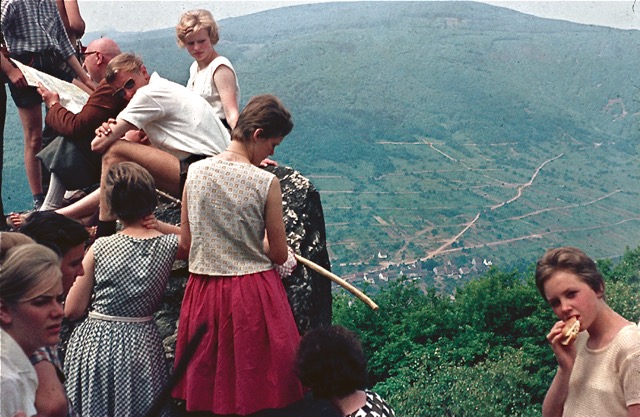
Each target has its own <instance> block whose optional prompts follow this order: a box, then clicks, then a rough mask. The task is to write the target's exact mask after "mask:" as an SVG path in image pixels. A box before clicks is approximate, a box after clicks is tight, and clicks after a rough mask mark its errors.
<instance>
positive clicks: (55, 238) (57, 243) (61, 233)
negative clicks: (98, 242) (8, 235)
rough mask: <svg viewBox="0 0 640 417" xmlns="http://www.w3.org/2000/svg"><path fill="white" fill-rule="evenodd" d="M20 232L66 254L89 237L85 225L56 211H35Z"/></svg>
mask: <svg viewBox="0 0 640 417" xmlns="http://www.w3.org/2000/svg"><path fill="white" fill-rule="evenodd" d="M19 232H20V233H23V234H25V235H27V236H29V237H30V238H31V239H33V240H35V241H36V242H38V243H39V244H41V245H44V246H47V247H48V248H50V249H53V250H54V251H55V252H56V253H57V254H58V255H59V256H61V257H62V256H64V255H66V254H67V252H69V251H70V250H71V249H73V248H75V247H76V246H78V245H82V244H83V243H85V242H86V241H87V239H89V232H87V229H85V227H84V226H83V225H82V224H81V223H79V222H77V221H75V220H73V219H70V218H68V217H65V216H63V215H62V214H58V213H56V212H54V211H34V212H33V213H31V215H29V217H27V221H26V222H25V223H24V224H23V225H22V226H21V227H20V229H19Z"/></svg>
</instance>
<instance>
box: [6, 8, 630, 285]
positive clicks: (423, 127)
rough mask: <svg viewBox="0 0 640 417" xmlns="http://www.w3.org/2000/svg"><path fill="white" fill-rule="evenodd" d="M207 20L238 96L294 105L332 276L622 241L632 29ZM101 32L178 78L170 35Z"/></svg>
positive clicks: (183, 60)
mask: <svg viewBox="0 0 640 417" xmlns="http://www.w3.org/2000/svg"><path fill="white" fill-rule="evenodd" d="M176 19H177V17H176ZM220 26H221V39H222V40H221V42H220V44H219V47H218V50H219V51H220V52H221V53H222V54H224V55H225V56H227V57H228V58H229V59H230V60H231V62H232V63H233V64H234V66H235V68H236V71H237V73H238V75H239V80H240V86H241V90H242V101H243V103H245V102H246V101H247V100H248V98H249V97H250V96H252V95H255V94H259V93H264V92H271V93H275V94H276V95H278V96H279V97H281V98H282V100H283V101H284V103H285V104H286V105H287V106H288V107H289V108H290V109H291V111H292V113H293V115H294V120H295V123H296V127H295V129H294V131H293V132H292V134H291V135H290V138H288V139H287V140H285V142H284V143H283V145H282V146H281V147H280V148H279V149H278V151H277V153H276V159H277V160H278V161H280V162H281V163H282V164H286V165H290V166H292V167H294V168H295V169H297V170H299V171H300V172H302V174H303V175H306V176H308V177H309V178H310V179H311V180H312V181H313V182H314V184H315V185H316V187H317V188H318V189H319V190H320V193H321V196H322V199H323V205H324V210H325V218H326V221H327V233H328V246H329V249H330V253H331V255H332V259H333V262H334V267H335V268H336V270H337V271H338V272H340V273H344V274H352V273H355V272H357V271H366V270H370V269H371V268H378V267H385V266H388V265H389V264H391V265H397V264H403V263H404V264H407V265H409V264H411V263H412V262H413V261H416V260H420V259H422V260H423V261H424V260H426V259H428V258H431V257H433V258H436V259H444V258H447V257H450V258H454V259H455V260H456V264H458V265H461V266H462V265H464V264H465V259H467V258H468V259H470V258H471V257H472V256H478V257H480V258H487V259H491V260H493V261H494V262H518V261H519V260H520V259H527V260H530V259H532V258H534V257H536V256H538V255H540V254H541V252H542V249H543V248H546V247H549V246H555V245H559V244H573V245H576V246H580V247H583V248H585V249H586V250H587V251H588V252H589V254H590V255H592V256H595V257H608V256H617V255H619V254H621V253H622V252H623V250H624V248H625V246H636V245H637V239H635V236H637V235H638V234H639V232H640V224H639V223H638V218H640V215H639V214H638V213H640V203H639V201H640V200H639V199H638V185H639V183H638V178H639V177H638V174H637V173H638V168H639V167H638V149H637V145H636V137H637V130H638V126H637V121H638V104H637V94H638V91H637V86H638V85H640V84H639V81H638V75H637V69H636V63H637V62H639V61H638V58H640V56H639V55H640V51H638V49H637V48H634V45H638V41H640V32H638V31H625V30H617V29H609V28H603V27H593V26H586V25H580V24H573V23H568V22H562V21H557V20H546V19H541V18H536V17H533V16H529V15H525V14H521V13H518V12H515V11H512V10H508V9H503V8H498V7H494V6H490V5H486V4H481V3H471V2H469V3H467V2H440V1H437V2H354V3H343V2H340V3H323V4H313V5H303V6H292V7H287V8H282V9H275V10H269V11H265V12H260V13H256V14H253V15H248V16H242V17H237V18H232V19H225V20H222V21H221V22H220ZM113 36H114V38H116V40H118V41H119V42H120V44H121V46H122V47H123V50H134V51H136V52H138V53H140V54H141V55H142V56H143V58H144V60H145V63H146V64H147V67H148V69H150V70H152V71H158V72H159V73H160V74H161V75H163V76H164V77H166V78H169V79H172V80H174V81H176V82H181V83H184V82H186V79H187V77H188V66H189V64H190V63H191V59H190V57H189V56H188V55H187V53H186V52H185V51H182V50H180V49H179V48H178V47H177V46H176V44H175V39H174V32H173V29H167V30H160V31H153V32H145V33H142V34H114V35H113ZM10 117H11V116H10ZM15 136H17V135H15ZM14 140H15V139H14ZM20 141H21V139H20ZM18 149H19V148H18ZM16 166H19V167H21V164H19V162H18V164H17V165H16ZM20 169H22V168H20ZM5 175H6V174H5ZM20 175H22V176H23V174H22V173H20ZM5 189H6V188H5ZM6 194H7V192H5V195H6ZM462 231H464V233H462V234H460V233H461V232H462ZM379 253H382V254H384V255H385V256H386V259H384V258H379V257H378V256H377V255H378V254H379Z"/></svg>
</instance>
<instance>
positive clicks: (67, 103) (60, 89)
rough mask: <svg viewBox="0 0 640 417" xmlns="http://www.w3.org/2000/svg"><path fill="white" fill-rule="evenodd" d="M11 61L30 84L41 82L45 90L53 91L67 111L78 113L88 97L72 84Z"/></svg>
mask: <svg viewBox="0 0 640 417" xmlns="http://www.w3.org/2000/svg"><path fill="white" fill-rule="evenodd" d="M11 61H12V62H13V63H14V64H15V65H17V66H18V68H20V71H22V73H23V74H24V78H26V79H27V83H28V84H29V85H30V86H33V87H37V86H38V83H41V84H42V85H43V86H45V87H46V88H47V90H50V91H55V92H56V93H58V95H59V96H60V104H61V105H62V106H63V107H64V108H66V109H67V110H69V111H72V112H74V113H79V112H80V110H82V107H83V106H84V104H85V103H86V102H87V100H88V99H89V94H87V93H86V92H85V91H84V90H82V89H81V88H80V87H78V86H76V85H74V84H71V83H68V82H66V81H63V80H61V79H59V78H56V77H54V76H51V75H49V74H45V73H44V72H41V71H38V70H37V69H35V68H31V67H29V66H27V65H24V64H23V63H21V62H18V61H16V60H15V59H12V60H11Z"/></svg>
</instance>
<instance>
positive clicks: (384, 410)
mask: <svg viewBox="0 0 640 417" xmlns="http://www.w3.org/2000/svg"><path fill="white" fill-rule="evenodd" d="M365 394H367V402H366V404H365V405H364V406H363V407H362V408H361V409H359V410H358V411H356V412H354V413H351V414H349V415H348V416H347V417H395V416H396V413H395V412H394V411H393V410H392V409H391V407H389V404H387V402H386V401H385V400H383V399H382V397H380V396H379V395H378V394H376V393H375V392H373V391H369V390H366V391H365Z"/></svg>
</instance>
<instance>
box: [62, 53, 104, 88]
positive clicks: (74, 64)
mask: <svg viewBox="0 0 640 417" xmlns="http://www.w3.org/2000/svg"><path fill="white" fill-rule="evenodd" d="M67 64H69V66H70V67H71V69H72V70H73V72H75V73H76V75H77V76H78V79H79V80H80V81H81V82H82V83H83V84H84V85H86V86H87V87H89V88H90V89H91V90H95V89H96V87H97V86H98V84H96V83H95V81H93V80H92V79H91V78H89V75H87V73H86V72H85V71H84V70H83V69H82V65H80V61H78V58H77V57H76V56H75V55H71V56H70V57H69V58H67Z"/></svg>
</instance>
